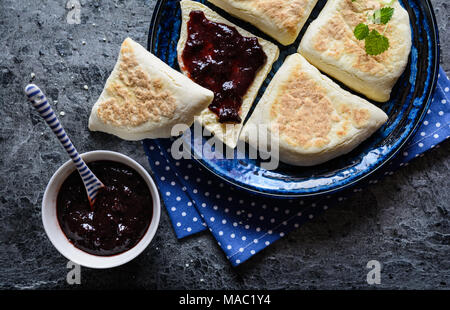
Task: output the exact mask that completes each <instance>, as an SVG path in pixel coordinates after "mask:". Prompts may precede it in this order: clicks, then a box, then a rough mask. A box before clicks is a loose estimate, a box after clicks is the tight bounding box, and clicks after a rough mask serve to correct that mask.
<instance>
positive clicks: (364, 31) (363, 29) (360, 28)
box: [353, 23, 369, 40]
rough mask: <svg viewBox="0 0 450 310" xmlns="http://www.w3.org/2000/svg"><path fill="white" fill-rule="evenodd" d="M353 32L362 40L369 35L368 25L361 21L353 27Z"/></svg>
mask: <svg viewBox="0 0 450 310" xmlns="http://www.w3.org/2000/svg"><path fill="white" fill-rule="evenodd" d="M353 34H354V35H355V37H356V38H357V39H358V40H364V39H365V38H366V37H367V36H368V35H369V26H367V25H366V24H363V23H361V24H359V25H357V26H356V27H355V30H353Z"/></svg>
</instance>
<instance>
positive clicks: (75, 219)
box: [56, 161, 153, 256]
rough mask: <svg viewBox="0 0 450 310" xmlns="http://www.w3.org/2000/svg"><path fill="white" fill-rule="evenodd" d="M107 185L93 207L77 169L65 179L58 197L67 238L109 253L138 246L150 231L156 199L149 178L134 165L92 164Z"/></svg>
mask: <svg viewBox="0 0 450 310" xmlns="http://www.w3.org/2000/svg"><path fill="white" fill-rule="evenodd" d="M88 166H89V168H90V169H91V170H92V172H93V173H94V174H95V175H96V176H97V177H98V178H99V179H100V180H101V181H102V182H103V184H105V188H102V189H100V190H99V192H98V194H97V198H96V200H95V203H94V208H93V209H91V206H90V204H89V201H88V198H87V194H86V189H85V188H84V185H83V182H82V180H81V177H80V175H79V173H78V172H77V171H74V172H72V174H70V175H69V177H68V178H67V179H66V180H65V181H64V183H63V184H62V186H61V189H60V190H59V193H58V197H57V203H56V208H57V218H58V222H59V225H60V227H61V229H62V230H63V232H64V234H65V235H66V237H67V238H68V239H69V241H70V242H72V244H73V245H75V246H76V247H77V248H79V249H80V250H83V251H85V252H87V253H90V254H94V255H99V256H109V255H115V254H119V253H122V252H125V251H127V250H129V249H130V248H132V247H133V246H135V245H136V244H137V243H138V242H139V240H141V238H142V237H143V236H144V234H145V233H146V232H147V229H148V227H149V225H150V222H151V219H152V215H153V201H152V196H151V193H150V190H149V188H148V186H147V183H146V182H145V180H144V179H143V178H142V177H141V176H140V175H139V174H138V173H137V172H136V171H135V170H133V169H132V168H130V167H128V166H126V165H124V164H121V163H117V162H113V161H95V162H92V163H89V164H88Z"/></svg>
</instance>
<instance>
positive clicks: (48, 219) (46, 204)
mask: <svg viewBox="0 0 450 310" xmlns="http://www.w3.org/2000/svg"><path fill="white" fill-rule="evenodd" d="M81 157H82V158H83V160H84V161H85V162H86V163H89V162H92V161H97V160H110V161H115V162H119V163H122V164H125V165H127V166H129V167H131V168H133V169H134V170H136V172H138V173H139V174H140V175H141V176H142V178H143V179H144V180H145V182H146V183H147V185H148V188H149V189H150V193H151V195H152V197H153V217H152V221H151V223H150V225H149V227H148V229H147V232H146V233H145V235H144V236H143V237H142V239H141V240H140V241H139V242H138V243H137V244H136V245H135V246H134V247H133V248H131V249H129V250H127V251H125V252H123V253H120V254H117V255H113V256H96V255H92V254H89V253H86V252H84V251H82V250H80V249H78V248H76V247H75V246H74V245H73V244H72V243H70V242H69V240H68V239H67V237H66V235H65V234H64V232H63V231H62V229H61V227H60V225H59V223H58V219H57V217H56V199H57V196H58V192H59V189H60V188H61V185H62V183H63V182H64V180H65V179H66V178H67V177H68V176H69V175H70V174H71V173H72V172H73V171H74V170H75V165H74V164H73V162H72V161H71V160H69V161H67V162H66V163H65V164H64V165H62V166H61V167H60V168H59V169H58V170H57V171H56V172H55V174H53V176H52V178H51V179H50V182H49V183H48V185H47V188H46V189H45V193H44V198H43V200H42V222H43V223H44V229H45V232H46V233H47V236H48V238H49V239H50V241H51V242H52V243H53V245H54V246H55V248H56V249H57V250H58V251H59V252H60V253H61V254H62V255H64V256H65V257H66V258H67V259H69V260H71V261H73V262H74V263H77V264H79V265H81V266H85V267H90V268H111V267H116V266H119V265H122V264H125V263H127V262H129V261H130V260H132V259H133V258H135V257H136V256H138V255H139V254H140V253H141V252H142V251H144V249H145V248H146V247H147V246H148V245H149V244H150V241H152V239H153V236H154V235H155V233H156V230H157V228H158V224H159V218H160V215H161V205H160V200H159V194H158V190H157V188H156V185H155V183H154V182H153V179H152V178H151V176H150V175H149V174H148V172H147V171H146V170H145V169H144V168H143V167H142V166H141V165H139V164H138V163H137V162H136V161H134V160H133V159H131V158H130V157H128V156H125V155H123V154H120V153H116V152H111V151H93V152H87V153H84V154H81Z"/></svg>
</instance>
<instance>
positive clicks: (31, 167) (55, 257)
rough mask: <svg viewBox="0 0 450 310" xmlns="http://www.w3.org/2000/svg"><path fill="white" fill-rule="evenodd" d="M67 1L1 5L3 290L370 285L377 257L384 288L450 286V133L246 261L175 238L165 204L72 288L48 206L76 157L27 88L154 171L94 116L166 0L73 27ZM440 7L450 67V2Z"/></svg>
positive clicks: (94, 9)
mask: <svg viewBox="0 0 450 310" xmlns="http://www.w3.org/2000/svg"><path fill="white" fill-rule="evenodd" d="M66 2H67V1H61V0H23V1H16V0H0V37H1V46H2V52H1V54H0V116H1V124H0V167H1V168H0V169H1V170H0V223H1V224H0V264H1V265H0V288H36V289H37V288H39V289H51V288H148V289H156V288H158V289H200V288H203V289H213V288H216V289H220V288H226V289H258V288H266V289H281V288H289V289H294V288H297V289H312V288H317V289H350V288H362V289H370V288H372V287H371V286H369V285H368V284H367V283H366V280H365V279H366V273H367V271H368V270H367V269H366V268H365V266H366V264H367V262H368V261H369V260H372V259H376V260H379V261H380V262H381V263H382V265H383V270H382V278H381V281H382V282H381V285H379V286H378V288H392V289H432V288H445V289H448V288H449V284H450V271H449V270H450V259H449V257H450V245H449V244H450V229H449V215H448V212H449V199H450V193H449V185H450V184H449V176H450V175H449V165H450V157H449V156H448V154H449V150H450V143H449V142H445V143H443V144H442V145H441V146H440V148H437V149H434V150H432V151H430V152H428V153H427V154H426V155H425V156H424V157H423V158H419V159H416V160H414V161H413V162H412V163H411V164H410V165H409V166H407V167H405V168H403V169H401V170H400V171H398V172H397V173H396V174H394V175H393V176H391V177H388V178H386V179H385V180H383V182H381V183H380V184H377V185H375V186H372V187H371V188H370V189H367V190H365V191H363V192H362V193H358V194H355V195H354V196H353V197H352V198H351V199H349V200H348V201H346V202H345V203H343V204H341V205H340V206H339V207H337V208H334V209H332V210H329V212H327V213H326V214H324V215H323V216H321V217H320V218H318V219H316V220H314V221H312V222H310V223H308V224H306V225H304V226H303V227H301V228H300V229H298V230H297V231H295V232H293V233H291V234H289V235H288V236H287V237H285V238H283V239H282V240H280V241H278V242H277V243H276V244H274V245H272V246H270V247H269V248H267V249H266V250H264V251H263V252H262V253H259V254H258V255H256V256H255V257H254V258H252V259H251V260H250V261H248V262H246V263H244V264H243V265H242V266H240V267H238V268H233V267H231V265H230V264H229V263H228V261H227V260H226V258H225V256H224V254H223V253H222V251H221V250H220V249H219V247H218V246H217V244H216V243H215V240H214V239H213V238H212V237H211V236H210V235H209V234H208V233H203V234H200V235H197V236H193V237H191V238H187V239H186V240H182V241H177V240H176V238H175V235H174V232H173V230H172V228H171V225H170V222H169V218H168V216H167V214H166V212H165V211H163V213H162V219H161V224H160V227H159V230H158V232H157V234H156V237H155V239H154V241H153V242H152V243H151V245H150V246H149V247H148V248H147V249H146V251H145V252H144V253H143V254H142V255H140V256H139V257H138V258H137V259H135V260H133V261H132V262H130V263H128V264H126V265H124V266H121V267H118V268H115V269H111V270H90V269H87V268H83V269H82V279H81V280H82V281H81V282H82V284H81V285H79V286H70V285H68V284H67V283H66V274H67V271H68V269H67V268H66V263H67V260H66V259H65V258H64V257H63V256H61V255H60V254H59V253H58V252H57V251H56V249H55V248H54V247H53V246H52V245H51V243H50V241H49V240H48V239H47V237H46V235H45V232H44V230H43V227H42V222H41V214H40V203H41V199H42V195H43V191H44V188H45V186H46V183H47V182H48V180H49V179H50V177H51V175H52V174H53V172H54V171H55V170H56V169H57V167H58V166H59V165H61V164H62V163H63V162H65V161H66V160H67V155H66V154H65V153H64V151H63V149H62V148H61V147H59V146H58V144H57V142H56V139H55V138H54V137H53V134H52V133H51V132H50V130H48V128H46V125H45V124H44V122H43V121H42V120H41V119H40V117H39V116H38V115H37V113H36V112H35V111H33V108H32V107H31V106H30V104H28V103H27V101H26V100H25V98H24V96H23V94H22V89H23V87H24V85H26V84H27V82H30V81H31V80H32V79H31V76H30V74H31V73H34V74H35V78H34V79H33V82H35V83H36V84H38V85H40V86H41V87H42V88H43V89H44V90H45V92H46V93H47V95H48V96H49V97H50V98H51V99H52V102H53V108H54V109H55V110H56V111H57V112H61V111H64V112H65V116H63V117H61V121H62V123H63V124H64V126H65V127H66V129H67V131H68V134H69V135H70V137H71V138H72V140H73V142H74V143H75V145H76V146H77V147H78V150H79V151H81V152H85V151H90V150H96V149H108V150H114V151H118V152H122V153H125V154H128V155H130V156H131V157H133V158H135V159H136V160H137V161H138V162H140V163H141V164H142V165H143V166H144V167H146V168H149V166H148V163H147V159H146V157H145V155H144V152H143V149H142V147H141V145H140V144H139V143H133V142H126V141H122V140H119V139H117V138H115V137H113V136H110V135H106V134H101V133H95V134H93V133H90V132H89V131H88V129H87V120H88V115H89V112H90V109H91V106H92V104H93V103H94V102H95V100H96V99H97V97H98V95H99V94H100V92H101V90H102V86H103V84H104V82H105V81H106V78H107V77H108V74H109V72H110V71H111V70H112V68H113V65H114V63H115V59H116V55H117V53H118V51H119V47H120V43H121V42H122V40H123V39H124V38H125V37H126V36H130V37H132V38H134V39H135V40H137V41H138V42H140V43H141V44H143V45H144V46H145V45H146V42H147V32H148V27H149V23H150V18H151V15H152V11H153V7H154V4H155V1H139V0H129V1H119V0H115V1H112V0H111V1H106V0H105V1H88V0H81V1H80V2H81V4H82V8H81V24H79V25H70V24H67V23H66V15H67V13H68V10H67V9H65V3H66ZM432 3H433V5H434V9H435V12H436V16H437V20H438V25H439V30H440V34H441V47H442V53H441V65H442V66H443V67H444V69H445V71H446V72H447V74H449V73H450V53H449V52H448V49H449V48H450V42H449V36H448V34H447V33H446V31H449V30H450V28H449V27H448V24H449V16H450V14H449V13H450V12H449V4H448V0H432ZM83 42H85V44H83ZM84 85H88V87H89V88H88V90H86V89H84Z"/></svg>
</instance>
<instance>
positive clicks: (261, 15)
mask: <svg viewBox="0 0 450 310" xmlns="http://www.w3.org/2000/svg"><path fill="white" fill-rule="evenodd" d="M208 1H209V2H211V3H213V4H214V5H216V6H218V7H220V8H221V9H223V10H225V11H227V12H228V13H230V14H231V15H234V16H237V17H239V18H241V19H243V20H245V21H246V22H249V23H250V24H252V25H254V26H256V27H257V28H258V29H260V30H261V31H263V32H265V33H266V34H268V35H269V36H271V37H272V38H274V39H275V40H277V41H278V42H280V43H281V44H283V45H289V44H291V43H294V41H295V39H297V37H298V34H299V33H300V31H301V30H302V27H303V25H304V24H305V22H306V21H307V19H308V17H309V14H311V11H312V9H313V8H314V6H315V5H316V3H317V0H208Z"/></svg>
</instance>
